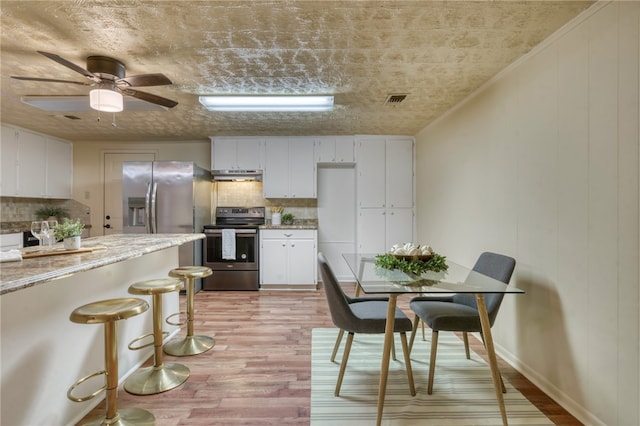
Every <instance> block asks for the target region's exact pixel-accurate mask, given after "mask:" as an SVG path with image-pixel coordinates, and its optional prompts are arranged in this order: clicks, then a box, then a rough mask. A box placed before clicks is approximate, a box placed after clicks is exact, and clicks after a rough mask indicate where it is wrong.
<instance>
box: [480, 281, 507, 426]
mask: <svg viewBox="0 0 640 426" xmlns="http://www.w3.org/2000/svg"><path fill="white" fill-rule="evenodd" d="M476 302H477V304H478V314H479V315H480V324H481V325H482V335H483V336H484V343H485V346H486V347H487V358H489V366H490V367H491V376H492V377H493V387H494V389H495V391H496V397H497V398H498V405H499V406H500V414H501V416H502V424H503V425H504V426H507V425H508V422H507V411H506V409H505V407H504V398H503V397H502V386H501V378H500V371H499V370H498V361H497V360H496V352H495V349H494V347H493V337H492V336H491V323H490V322H489V315H488V314H487V306H486V305H485V303H484V295H483V294H482V293H476Z"/></svg>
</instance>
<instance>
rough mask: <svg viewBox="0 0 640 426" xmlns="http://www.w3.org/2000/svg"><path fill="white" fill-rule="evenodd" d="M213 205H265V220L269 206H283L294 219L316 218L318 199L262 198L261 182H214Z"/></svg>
mask: <svg viewBox="0 0 640 426" xmlns="http://www.w3.org/2000/svg"><path fill="white" fill-rule="evenodd" d="M213 191H214V192H213V195H214V196H213V207H214V209H215V207H218V206H220V207H241V206H242V207H262V206H264V207H266V209H265V210H266V216H267V220H271V210H270V207H274V206H279V207H283V208H284V211H285V212H286V213H291V214H293V215H294V216H295V218H296V219H318V201H317V200H316V199H311V198H300V199H298V198H269V199H267V198H263V197H262V182H215V183H214V186H213Z"/></svg>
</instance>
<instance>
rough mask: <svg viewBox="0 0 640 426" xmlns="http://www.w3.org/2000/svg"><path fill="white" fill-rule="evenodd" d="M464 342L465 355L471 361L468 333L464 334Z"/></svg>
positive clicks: (464, 332)
mask: <svg viewBox="0 0 640 426" xmlns="http://www.w3.org/2000/svg"><path fill="white" fill-rule="evenodd" d="M462 340H463V341H464V353H465V355H466V356H467V359H471V354H470V353H469V335H468V334H467V332H466V331H463V332H462Z"/></svg>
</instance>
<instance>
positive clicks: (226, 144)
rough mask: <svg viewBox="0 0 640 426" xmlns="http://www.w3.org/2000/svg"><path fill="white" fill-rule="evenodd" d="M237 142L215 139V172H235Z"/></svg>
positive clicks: (212, 162)
mask: <svg viewBox="0 0 640 426" xmlns="http://www.w3.org/2000/svg"><path fill="white" fill-rule="evenodd" d="M236 163H237V162H236V141H235V140H234V139H214V140H213V158H212V159H211V164H212V166H213V167H212V169H213V170H233V169H235V168H236V167H237V165H236Z"/></svg>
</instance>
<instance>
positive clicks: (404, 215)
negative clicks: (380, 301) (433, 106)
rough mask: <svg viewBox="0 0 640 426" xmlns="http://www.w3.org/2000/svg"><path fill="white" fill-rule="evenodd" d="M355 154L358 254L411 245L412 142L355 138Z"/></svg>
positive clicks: (380, 138) (381, 251) (364, 137)
mask: <svg viewBox="0 0 640 426" xmlns="http://www.w3.org/2000/svg"><path fill="white" fill-rule="evenodd" d="M356 150H357V162H356V168H357V173H356V179H357V186H356V187H357V216H358V217H357V236H356V239H357V247H358V252H360V253H385V252H386V251H388V250H389V248H390V247H391V246H392V245H394V244H400V243H405V242H411V241H413V238H414V229H415V225H414V221H415V219H414V216H415V215H414V199H415V188H414V174H415V173H414V167H415V166H414V164H415V163H414V150H415V140H414V138H412V137H405V136H358V138H357V140H356Z"/></svg>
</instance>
